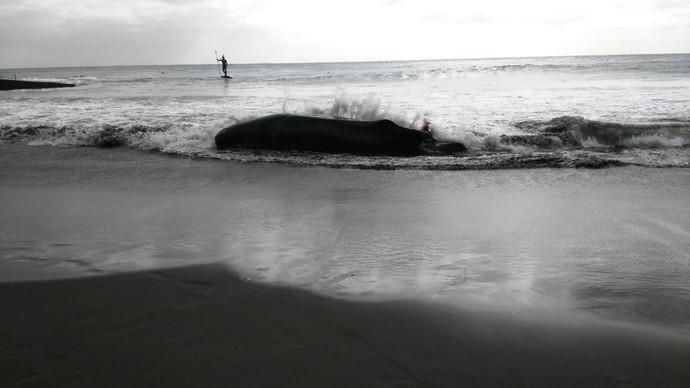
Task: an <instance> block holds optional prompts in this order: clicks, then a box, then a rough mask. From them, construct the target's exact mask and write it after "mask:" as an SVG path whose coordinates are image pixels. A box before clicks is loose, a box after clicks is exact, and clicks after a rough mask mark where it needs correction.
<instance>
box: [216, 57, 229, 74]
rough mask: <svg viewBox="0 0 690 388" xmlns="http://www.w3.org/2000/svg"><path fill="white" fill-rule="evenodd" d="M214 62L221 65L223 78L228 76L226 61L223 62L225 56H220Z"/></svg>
mask: <svg viewBox="0 0 690 388" xmlns="http://www.w3.org/2000/svg"><path fill="white" fill-rule="evenodd" d="M216 61H220V62H221V63H222V64H223V74H225V77H227V76H228V61H226V60H225V54H223V55H221V56H220V59H218V58H216Z"/></svg>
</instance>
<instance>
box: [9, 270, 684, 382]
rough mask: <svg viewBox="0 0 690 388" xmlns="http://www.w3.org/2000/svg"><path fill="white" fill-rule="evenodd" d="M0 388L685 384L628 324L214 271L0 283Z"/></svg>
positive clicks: (645, 335)
mask: <svg viewBox="0 0 690 388" xmlns="http://www.w3.org/2000/svg"><path fill="white" fill-rule="evenodd" d="M0 306H1V307H0V308H1V309H2V310H1V311H0V314H1V315H2V317H3V318H2V319H1V320H0V328H1V332H2V337H3V341H2V342H3V346H2V347H1V348H0V349H1V350H0V369H1V370H2V371H3V373H1V374H0V386H3V387H19V386H101V387H103V386H113V387H122V386H242V387H251V386H297V387H305V386H319V387H323V386H331V387H332V386H448V387H452V386H465V387H467V386H511V387H515V386H526V387H527V386H529V387H535V386H559V387H562V386H602V387H612V386H650V387H659V386H664V387H682V386H688V385H689V384H690V339H689V338H688V337H687V336H680V335H669V334H659V333H655V332H651V331H648V330H647V329H644V328H641V327H627V326H622V325H614V324H608V323H604V322H601V321H597V322H584V321H583V322H569V323H566V322H556V321H551V320H548V319H547V320H543V321H528V320H525V319H522V318H520V317H516V316H511V315H505V314H499V313H490V312H486V311H473V310H462V309H451V308H447V307H445V306H442V305H433V304H420V303H416V302H406V301H395V302H385V303H355V302H347V301H339V300H334V299H329V298H325V297H320V296H316V295H313V294H311V293H308V292H306V291H299V290H294V289H287V288H278V287H269V286H263V285H257V284H254V283H249V282H245V281H243V280H241V279H238V278H237V277H236V276H234V275H233V274H231V273H230V272H228V271H227V270H226V269H225V267H224V266H222V265H219V264H207V265H199V266H193V267H186V268H177V269H168V270H163V271H149V272H140V273H130V274H121V275H113V276H102V277H92V278H82V279H75V280H54V281H45V282H23V283H5V284H2V285H0Z"/></svg>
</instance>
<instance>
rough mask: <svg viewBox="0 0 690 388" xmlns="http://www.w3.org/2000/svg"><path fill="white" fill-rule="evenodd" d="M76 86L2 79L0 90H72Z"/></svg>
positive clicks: (0, 80)
mask: <svg viewBox="0 0 690 388" xmlns="http://www.w3.org/2000/svg"><path fill="white" fill-rule="evenodd" d="M73 86H75V85H74V84H67V83H60V82H43V81H21V80H19V81H18V80H12V79H0V90H15V89H48V88H70V87H73Z"/></svg>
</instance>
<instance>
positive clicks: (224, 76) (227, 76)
mask: <svg viewBox="0 0 690 388" xmlns="http://www.w3.org/2000/svg"><path fill="white" fill-rule="evenodd" d="M220 78H226V79H232V77H231V76H229V75H221V76H220Z"/></svg>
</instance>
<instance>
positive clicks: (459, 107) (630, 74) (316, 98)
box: [0, 54, 690, 170]
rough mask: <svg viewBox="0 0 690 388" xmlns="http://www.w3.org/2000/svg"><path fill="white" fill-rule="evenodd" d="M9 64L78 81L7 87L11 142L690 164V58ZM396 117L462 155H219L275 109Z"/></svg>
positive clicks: (29, 75)
mask: <svg viewBox="0 0 690 388" xmlns="http://www.w3.org/2000/svg"><path fill="white" fill-rule="evenodd" d="M230 73H231V74H232V75H233V76H234V78H233V79H232V80H223V79H221V78H220V77H219V76H218V69H217V67H216V65H215V64H205V65H177V66H122V67H73V68H40V69H3V70H0V77H1V78H17V79H25V80H45V81H59V82H71V83H75V84H76V85H77V87H75V88H68V89H54V90H48V89H46V90H37V91H36V90H31V91H21V90H16V91H9V92H2V93H0V141H3V142H7V143H22V144H27V145H50V146H63V147H64V146H68V147H82V146H96V147H114V146H128V147H132V148H136V149H141V150H147V151H156V152H164V153H172V154H177V155H183V156H190V157H195V158H209V159H221V160H231V161H241V162H270V163H280V164H288V165H307V166H309V165H317V166H329V167H340V168H342V167H349V168H368V169H369V168H371V169H435V170H439V169H447V170H455V169H459V170H460V169H503V168H508V169H512V168H524V167H528V168H531V167H605V166H621V165H637V166H646V167H690V149H689V147H688V146H689V145H690V55H686V54H678V55H637V56H599V57H597V56H593V57H549V58H502V59H461V60H433V61H398V62H363V63H306V64H232V63H231V64H230ZM281 112H282V113H294V114H302V115H314V116H321V117H334V118H346V119H353V120H378V119H390V120H393V121H394V122H396V123H397V124H398V125H401V126H404V127H408V128H413V129H420V128H421V126H422V125H423V123H424V120H428V121H429V122H431V126H432V130H433V134H434V136H435V137H436V138H437V139H439V140H443V141H456V142H461V143H463V144H465V145H466V146H467V147H468V149H469V151H468V152H467V153H466V154H463V155H460V156H452V157H450V156H443V157H440V156H436V157H428V156H424V157H406V158H400V157H395V158H392V157H364V156H352V155H328V154H320V153H304V152H277V151H257V150H251V151H249V150H230V151H218V150H216V149H215V147H214V144H213V136H214V135H215V134H216V133H217V132H218V131H219V130H221V129H222V128H224V127H227V126H229V125H232V124H235V123H237V122H243V121H246V120H250V119H253V118H256V117H260V116H263V115H267V114H272V113H281Z"/></svg>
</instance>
